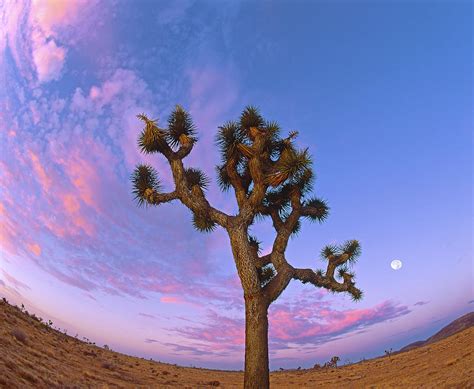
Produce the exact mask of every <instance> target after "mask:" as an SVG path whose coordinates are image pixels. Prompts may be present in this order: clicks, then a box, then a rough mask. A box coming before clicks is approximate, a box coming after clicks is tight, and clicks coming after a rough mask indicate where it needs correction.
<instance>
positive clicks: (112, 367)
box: [101, 362, 114, 370]
mask: <svg viewBox="0 0 474 389" xmlns="http://www.w3.org/2000/svg"><path fill="white" fill-rule="evenodd" d="M101 366H102V368H104V369H107V370H114V366H113V365H112V364H111V363H110V362H102V365H101Z"/></svg>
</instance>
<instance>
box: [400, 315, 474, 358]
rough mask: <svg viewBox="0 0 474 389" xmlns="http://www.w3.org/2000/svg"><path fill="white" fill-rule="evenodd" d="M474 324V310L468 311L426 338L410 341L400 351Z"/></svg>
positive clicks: (435, 340)
mask: <svg viewBox="0 0 474 389" xmlns="http://www.w3.org/2000/svg"><path fill="white" fill-rule="evenodd" d="M472 326H474V312H469V313H466V314H465V315H464V316H461V317H460V318H458V319H456V320H454V321H452V322H451V323H449V324H448V325H447V326H445V327H443V328H442V329H441V330H440V331H438V332H437V333H436V334H434V335H433V336H430V337H429V338H428V339H426V340H419V341H417V342H414V343H410V344H409V345H408V346H405V347H403V348H401V349H400V350H399V351H398V352H399V353H401V352H404V351H408V350H412V349H414V348H417V347H421V346H425V345H427V344H430V343H434V342H437V341H438V340H441V339H444V338H447V337H448V336H451V335H454V334H456V333H458V332H460V331H463V330H465V329H467V328H469V327H472Z"/></svg>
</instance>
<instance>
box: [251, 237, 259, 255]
mask: <svg viewBox="0 0 474 389" xmlns="http://www.w3.org/2000/svg"><path fill="white" fill-rule="evenodd" d="M249 243H250V247H252V248H253V249H254V250H255V251H256V252H257V253H258V254H259V253H260V251H261V248H260V245H261V244H262V242H260V241H259V240H258V239H257V238H256V237H254V236H249Z"/></svg>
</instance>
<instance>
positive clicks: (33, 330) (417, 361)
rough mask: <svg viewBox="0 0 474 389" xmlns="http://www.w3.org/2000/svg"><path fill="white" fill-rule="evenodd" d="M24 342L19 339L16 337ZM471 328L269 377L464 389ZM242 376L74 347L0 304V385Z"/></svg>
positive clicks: (471, 377) (230, 383) (152, 384)
mask: <svg viewBox="0 0 474 389" xmlns="http://www.w3.org/2000/svg"><path fill="white" fill-rule="evenodd" d="M22 339H23V340H22ZM473 345H474V327H471V328H469V329H467V330H464V331H462V332H460V333H458V334H455V335H453V336H451V337H449V338H446V339H443V340H441V341H439V342H436V343H433V344H430V345H428V346H424V347H420V348H417V349H414V350H410V351H408V352H405V353H401V354H395V355H392V356H390V357H388V356H387V357H383V358H377V359H372V360H368V361H364V362H361V363H357V364H354V365H350V366H344V367H340V368H333V369H322V370H315V369H309V370H304V369H302V370H285V371H280V372H274V373H272V374H271V378H270V380H271V386H272V388H297V387H307V388H316V387H318V388H338V389H339V388H419V387H424V388H471V387H474V368H473V367H474V351H473V348H474V347H473ZM242 384H243V374H242V373H241V372H228V371H219V370H206V369H196V368H187V367H180V366H175V365H169V364H164V363H158V362H153V361H148V360H144V359H140V358H135V357H130V356H127V355H123V354H120V353H116V352H113V351H109V350H104V349H102V348H99V347H96V346H94V345H91V344H87V343H84V342H81V341H79V340H77V339H74V338H72V337H70V336H67V335H64V334H62V333H60V332H57V331H55V330H52V329H51V328H48V327H47V326H45V325H44V324H42V323H40V322H39V321H38V320H34V319H33V318H31V317H29V316H26V315H25V314H24V313H22V312H20V310H19V309H16V308H14V307H12V306H10V305H7V304H4V303H0V387H2V388H8V389H15V388H187V389H191V388H192V389H194V388H211V387H218V388H241V387H242Z"/></svg>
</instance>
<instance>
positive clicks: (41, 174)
mask: <svg viewBox="0 0 474 389" xmlns="http://www.w3.org/2000/svg"><path fill="white" fill-rule="evenodd" d="M28 154H29V157H30V160H31V164H32V166H33V170H34V171H35V173H36V177H37V179H38V182H39V184H40V185H41V188H42V189H43V191H44V192H48V191H49V189H50V188H51V183H52V181H51V177H50V176H49V175H48V174H47V173H46V170H45V169H44V166H43V165H42V163H41V161H40V159H39V158H38V155H37V154H35V153H34V152H33V151H31V150H29V153H28Z"/></svg>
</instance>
